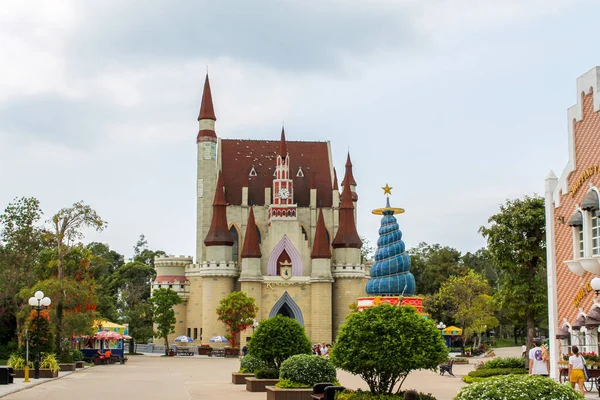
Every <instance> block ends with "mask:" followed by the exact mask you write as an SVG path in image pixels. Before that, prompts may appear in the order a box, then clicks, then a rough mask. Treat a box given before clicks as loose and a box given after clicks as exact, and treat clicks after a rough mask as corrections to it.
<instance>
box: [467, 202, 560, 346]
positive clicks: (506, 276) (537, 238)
mask: <svg viewBox="0 0 600 400" xmlns="http://www.w3.org/2000/svg"><path fill="white" fill-rule="evenodd" d="M488 223H489V226H487V227H486V226H482V227H481V228H480V229H479V231H480V232H481V234H482V235H483V236H484V237H485V238H486V239H487V242H488V249H489V251H490V254H491V256H492V259H493V261H494V263H495V264H496V266H497V267H498V269H499V270H500V271H502V274H501V278H500V290H499V291H498V293H496V298H497V300H498V303H499V304H500V306H501V308H502V309H503V310H505V311H506V313H507V314H508V315H512V316H513V318H514V317H517V318H518V317H519V316H520V317H522V318H523V319H525V321H526V324H527V346H528V347H533V338H534V334H535V330H534V329H535V326H536V325H539V324H540V323H541V321H543V320H545V319H546V315H547V314H546V313H547V297H548V295H547V286H546V241H545V238H546V230H545V209H544V199H543V198H541V197H539V196H536V195H534V196H532V197H529V196H525V197H524V198H522V199H513V200H507V201H506V203H505V204H502V205H500V212H499V213H497V214H494V215H492V216H491V217H490V218H489V219H488Z"/></svg>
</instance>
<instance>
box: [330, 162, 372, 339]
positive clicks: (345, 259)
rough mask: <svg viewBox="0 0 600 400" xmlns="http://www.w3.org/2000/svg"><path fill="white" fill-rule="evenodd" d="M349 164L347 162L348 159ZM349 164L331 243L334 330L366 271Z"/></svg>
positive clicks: (353, 298)
mask: <svg viewBox="0 0 600 400" xmlns="http://www.w3.org/2000/svg"><path fill="white" fill-rule="evenodd" d="M348 161H350V158H348ZM351 182H353V178H352V164H351V163H349V162H347V163H346V176H345V177H344V180H343V192H342V202H341V203H340V223H339V226H338V231H337V233H336V235H335V239H334V240H333V243H332V246H333V260H334V265H333V268H332V275H333V279H334V280H335V282H334V284H333V299H332V308H333V329H334V332H337V331H338V329H339V327H340V325H341V324H342V323H343V322H344V320H345V319H346V317H347V316H348V314H350V309H349V306H350V304H352V303H353V302H355V301H356V298H355V296H356V293H364V281H365V278H366V277H365V270H364V266H363V265H361V263H360V261H361V260H360V248H361V246H362V241H361V240H360V237H359V236H358V232H357V231H356V224H355V222H354V221H355V220H354V202H353V201H352V194H353V192H352V190H351Z"/></svg>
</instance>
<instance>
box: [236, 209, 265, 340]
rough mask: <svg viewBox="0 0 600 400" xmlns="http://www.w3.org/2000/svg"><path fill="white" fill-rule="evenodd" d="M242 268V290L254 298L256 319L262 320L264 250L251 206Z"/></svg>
mask: <svg viewBox="0 0 600 400" xmlns="http://www.w3.org/2000/svg"><path fill="white" fill-rule="evenodd" d="M241 258H242V269H241V274H240V278H239V282H240V284H241V290H242V292H246V294H247V295H248V296H250V297H252V298H254V302H255V304H256V306H257V307H258V314H257V316H256V319H257V320H258V321H261V320H262V319H263V318H261V317H260V316H261V312H262V311H263V310H262V282H263V277H262V272H261V269H260V262H261V258H262V252H261V251H260V244H259V243H258V228H257V226H256V221H255V218H254V209H253V207H250V213H249V215H248V224H247V225H246V235H245V236H244V247H243V248H242V255H241ZM243 335H244V336H250V332H245V333H244V334H243Z"/></svg>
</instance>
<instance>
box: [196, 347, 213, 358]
mask: <svg viewBox="0 0 600 400" xmlns="http://www.w3.org/2000/svg"><path fill="white" fill-rule="evenodd" d="M212 350H213V348H212V347H210V345H208V344H201V345H200V346H198V354H199V355H201V356H209V357H210V356H211V354H210V353H211V352H212Z"/></svg>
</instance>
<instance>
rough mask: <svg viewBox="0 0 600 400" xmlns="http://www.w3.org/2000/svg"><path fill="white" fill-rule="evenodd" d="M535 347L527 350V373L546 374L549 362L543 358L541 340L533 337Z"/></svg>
mask: <svg viewBox="0 0 600 400" xmlns="http://www.w3.org/2000/svg"><path fill="white" fill-rule="evenodd" d="M534 343H535V347H534V348H532V349H531V350H529V375H542V376H548V370H549V367H550V365H549V362H548V361H546V360H544V357H543V350H542V348H541V347H540V346H541V345H542V341H541V340H540V339H535V341H534Z"/></svg>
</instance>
